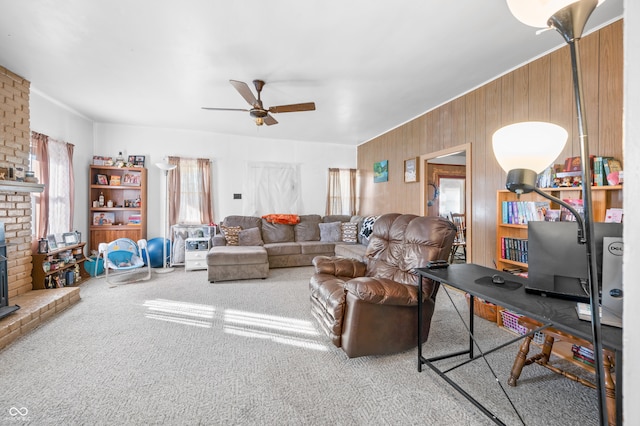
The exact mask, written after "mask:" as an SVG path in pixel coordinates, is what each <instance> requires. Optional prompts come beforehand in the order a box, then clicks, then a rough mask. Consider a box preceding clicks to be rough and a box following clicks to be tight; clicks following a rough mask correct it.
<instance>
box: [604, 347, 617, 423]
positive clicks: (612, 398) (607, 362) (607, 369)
mask: <svg viewBox="0 0 640 426" xmlns="http://www.w3.org/2000/svg"><path fill="white" fill-rule="evenodd" d="M612 358H613V354H612V353H611V352H609V351H606V350H605V351H604V356H603V357H602V366H603V367H604V387H605V389H606V394H607V415H608V421H609V425H610V426H615V425H616V384H615V382H614V381H613V376H612V375H611V364H612Z"/></svg>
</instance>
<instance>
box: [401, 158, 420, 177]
mask: <svg viewBox="0 0 640 426" xmlns="http://www.w3.org/2000/svg"><path fill="white" fill-rule="evenodd" d="M418 164H419V162H418V157H414V158H409V159H408V160H404V181H405V182H418V179H419V178H420V176H419V175H418Z"/></svg>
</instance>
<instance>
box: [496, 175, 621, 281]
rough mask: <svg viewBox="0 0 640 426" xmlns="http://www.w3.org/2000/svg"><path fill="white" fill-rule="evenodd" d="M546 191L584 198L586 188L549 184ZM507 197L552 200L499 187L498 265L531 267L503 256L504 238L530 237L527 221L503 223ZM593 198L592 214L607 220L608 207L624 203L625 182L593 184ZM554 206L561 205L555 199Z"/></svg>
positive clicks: (511, 198)
mask: <svg viewBox="0 0 640 426" xmlns="http://www.w3.org/2000/svg"><path fill="white" fill-rule="evenodd" d="M543 191H545V192H548V193H549V194H551V195H552V196H554V197H556V198H560V199H580V198H582V188H580V187H563V188H545V189H543ZM504 201H549V200H547V199H546V198H543V197H541V196H540V195H538V194H536V193H534V192H530V193H528V194H522V195H521V196H520V197H519V198H518V196H517V195H516V194H514V193H513V192H510V191H508V190H506V189H504V190H500V191H498V195H497V208H496V211H497V215H498V217H497V221H496V255H495V259H496V269H499V270H505V269H506V270H512V269H518V268H519V269H522V270H525V271H526V270H527V264H526V263H524V262H519V261H516V260H510V259H505V258H504V257H503V251H502V242H503V238H512V239H519V240H525V239H526V238H527V225H516V224H507V223H503V208H502V206H503V204H502V203H503V202H504ZM591 201H592V203H593V210H592V217H593V220H594V221H595V222H604V219H605V213H606V210H607V209H608V208H611V207H618V208H621V207H622V186H621V185H617V186H594V187H592V188H591ZM549 203H550V204H551V208H552V209H559V208H560V206H559V205H556V204H554V203H551V201H549Z"/></svg>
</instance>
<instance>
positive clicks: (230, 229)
mask: <svg viewBox="0 0 640 426" xmlns="http://www.w3.org/2000/svg"><path fill="white" fill-rule="evenodd" d="M220 230H221V231H222V234H223V235H224V238H225V240H227V245H230V246H237V245H238V234H240V231H242V228H241V227H239V226H224V225H220Z"/></svg>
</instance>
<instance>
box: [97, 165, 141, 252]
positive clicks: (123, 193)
mask: <svg viewBox="0 0 640 426" xmlns="http://www.w3.org/2000/svg"><path fill="white" fill-rule="evenodd" d="M89 179H90V180H89V203H90V206H89V250H97V249H98V244H100V243H108V242H111V241H114V240H116V239H118V238H130V239H132V240H133V241H138V240H139V239H141V238H147V169H146V168H144V167H113V166H96V165H91V166H90V167H89ZM100 181H102V184H99V182H100ZM112 184H113V185H112ZM100 194H102V196H103V197H104V205H102V206H100V205H98V206H94V201H95V202H97V201H98V200H99V198H100ZM109 200H111V201H112V202H113V206H112V207H109V206H108V205H107V202H108V201H109ZM100 217H104V218H105V220H104V221H102V220H101V219H100Z"/></svg>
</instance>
